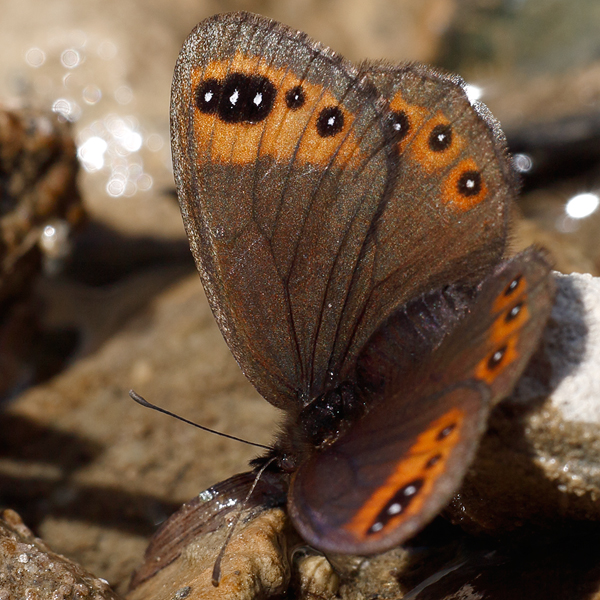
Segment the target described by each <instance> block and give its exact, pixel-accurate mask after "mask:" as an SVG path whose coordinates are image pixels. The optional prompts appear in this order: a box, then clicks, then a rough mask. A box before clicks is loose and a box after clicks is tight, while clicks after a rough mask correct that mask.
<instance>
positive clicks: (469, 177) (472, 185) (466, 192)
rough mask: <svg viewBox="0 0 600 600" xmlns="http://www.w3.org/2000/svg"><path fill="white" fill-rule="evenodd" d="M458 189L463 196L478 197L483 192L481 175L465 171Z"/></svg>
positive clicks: (457, 185)
mask: <svg viewBox="0 0 600 600" xmlns="http://www.w3.org/2000/svg"><path fill="white" fill-rule="evenodd" d="M456 188H457V190H458V193H459V194H461V195H462V196H477V194H479V192H481V173H480V172H479V171H465V172H464V173H463V174H462V175H461V176H460V178H459V180H458V183H457V184H456Z"/></svg>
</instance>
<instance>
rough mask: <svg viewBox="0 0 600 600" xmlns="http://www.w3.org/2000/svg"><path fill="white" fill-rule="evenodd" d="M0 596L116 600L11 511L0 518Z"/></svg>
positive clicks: (38, 599)
mask: <svg viewBox="0 0 600 600" xmlns="http://www.w3.org/2000/svg"><path fill="white" fill-rule="evenodd" d="M0 598H2V599H3V600H9V599H11V598H27V599H29V600H45V599H48V600H50V599H52V600H83V599H84V598H90V599H92V598H93V599H94V600H118V598H119V596H117V594H115V593H114V592H113V591H112V590H111V589H110V587H109V585H108V583H107V582H106V581H105V580H103V579H98V578H97V577H94V576H93V575H91V574H90V573H88V572H87V571H86V570H85V569H83V568H82V567H80V566H79V565H77V564H75V563H74V562H72V561H70V560H69V559H67V558H65V557H64V556H61V555H60V554H56V553H55V552H52V550H50V549H49V548H48V546H46V544H45V543H44V542H42V540H40V539H39V538H36V537H35V536H34V535H33V533H32V532H31V531H30V530H29V529H28V528H27V527H26V526H25V524H24V523H23V521H22V520H21V518H20V517H19V515H18V514H17V513H16V512H14V511H13V510H5V511H4V512H3V513H2V516H1V517H0Z"/></svg>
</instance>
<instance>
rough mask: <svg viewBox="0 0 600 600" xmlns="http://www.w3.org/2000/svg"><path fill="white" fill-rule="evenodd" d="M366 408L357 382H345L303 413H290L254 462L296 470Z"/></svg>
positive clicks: (281, 469) (276, 468) (318, 399)
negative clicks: (308, 456)
mask: <svg viewBox="0 0 600 600" xmlns="http://www.w3.org/2000/svg"><path fill="white" fill-rule="evenodd" d="M366 412H367V406H366V404H365V402H364V400H363V397H362V395H361V394H360V391H359V390H358V388H357V386H356V384H354V383H351V382H344V383H341V384H340V385H338V386H337V387H336V388H335V389H332V390H329V391H327V392H324V393H323V394H321V395H319V396H317V397H316V398H314V400H312V401H311V402H309V403H308V404H307V405H306V406H304V408H302V410H301V411H300V412H299V413H297V414H293V415H292V414H288V415H287V419H286V422H285V423H284V425H283V427H282V432H281V434H280V435H279V437H278V440H277V442H276V443H275V444H274V446H273V448H272V449H271V450H270V451H269V452H267V453H266V455H264V456H262V457H260V458H258V459H255V460H253V461H252V462H251V464H252V466H254V467H261V466H263V465H264V464H265V463H266V462H268V461H273V467H272V468H273V469H275V470H278V471H281V472H284V473H292V472H293V471H295V470H296V469H297V468H298V466H299V464H300V463H302V462H303V460H304V459H305V457H306V456H307V455H308V454H312V453H314V451H315V450H321V449H323V448H326V447H327V446H330V445H331V444H333V443H334V442H335V441H336V440H338V439H339V438H340V437H341V436H342V435H343V434H344V433H345V432H346V431H347V430H348V429H349V428H350V426H351V425H352V423H354V422H355V421H356V420H357V419H360V418H361V417H362V416H363V415H364V414H365V413H366Z"/></svg>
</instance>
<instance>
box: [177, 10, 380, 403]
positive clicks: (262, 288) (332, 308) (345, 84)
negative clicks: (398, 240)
mask: <svg viewBox="0 0 600 600" xmlns="http://www.w3.org/2000/svg"><path fill="white" fill-rule="evenodd" d="M238 84H239V85H238ZM244 90H245V92H244ZM219 94H220V95H219ZM215 99H216V100H215ZM267 101H268V106H266V107H265V108H262V113H261V112H259V111H257V110H254V107H256V106H257V105H258V104H261V103H265V102H267ZM243 103H245V104H243ZM236 111H237V112H236ZM255 113H258V114H255ZM172 127H173V140H174V142H173V146H174V163H175V171H176V179H177V184H178V190H179V197H180V201H181V205H182V212H183V215H184V220H185V224H186V228H187V230H188V235H189V237H190V239H192V240H194V244H193V246H192V250H193V252H194V256H195V258H196V260H197V263H198V265H199V268H200V271H201V274H202V277H203V282H204V284H205V287H206V289H207V294H208V296H209V299H210V301H211V305H212V307H213V311H214V312H215V314H216V316H217V319H218V321H219V324H220V326H221V329H222V331H223V334H224V336H225V338H226V339H227V341H228V343H229V345H230V347H231V348H232V351H233V352H234V354H235V356H236V358H237V360H238V362H239V363H240V365H241V366H242V368H243V369H244V371H245V372H246V374H247V375H248V377H249V378H250V379H251V380H252V381H253V383H254V384H255V385H256V387H257V388H258V389H259V391H260V392H261V393H262V394H263V395H264V396H265V397H266V398H267V399H268V400H269V401H270V402H272V403H274V404H277V405H279V406H285V405H287V404H288V403H289V402H291V401H296V400H297V398H298V397H299V396H300V397H308V396H310V394H311V388H313V387H315V385H314V382H315V380H318V381H319V385H322V382H323V380H324V378H325V371H326V368H325V367H326V366H327V365H326V364H325V365H323V364H319V365H315V364H314V356H315V348H316V347H317V346H323V345H325V347H326V351H325V354H327V353H328V352H329V353H330V347H331V343H332V342H331V339H332V337H333V336H334V335H335V332H336V330H337V323H338V322H339V320H340V315H341V314H342V312H343V307H344V303H345V299H346V295H347V289H348V287H349V282H350V279H351V277H352V274H353V271H354V268H355V266H356V263H357V262H358V261H359V259H360V255H361V252H362V245H363V244H364V240H365V238H366V237H367V235H368V232H369V229H370V227H371V224H372V222H373V219H374V218H375V215H376V213H377V211H378V209H379V206H380V204H381V203H382V202H383V200H384V198H385V193H386V187H387V185H388V178H387V169H388V166H387V155H386V152H385V148H384V140H383V134H382V131H381V129H380V117H379V112H378V110H377V108H376V97H375V96H374V94H372V93H368V91H367V90H366V89H365V87H364V86H362V84H361V83H360V82H359V81H358V80H357V77H356V72H355V70H354V69H353V68H352V67H351V66H350V65H349V64H348V63H346V62H344V61H343V60H342V59H340V58H338V57H336V56H335V55H333V53H332V52H330V51H329V50H326V49H323V48H320V47H318V46H317V45H315V44H314V43H312V42H311V43H309V42H308V41H307V40H306V38H305V37H304V36H303V35H302V34H299V33H297V32H293V31H291V30H289V29H287V28H285V27H284V26H282V25H279V24H274V23H273V22H271V21H268V20H266V19H261V18H259V17H250V16H248V15H247V14H233V15H224V16H221V17H218V18H215V19H212V20H208V21H206V22H204V23H203V24H201V25H200V26H199V27H198V28H197V29H196V30H195V31H194V32H193V33H192V34H191V36H190V37H189V38H188V40H187V42H186V45H185V46H184V49H183V50H182V53H181V56H180V60H179V62H178V65H177V68H176V73H175V78H174V86H173V103H172ZM365 287H366V282H365ZM319 354H320V355H322V354H323V352H321V353H319ZM321 362H323V361H322V360H321Z"/></svg>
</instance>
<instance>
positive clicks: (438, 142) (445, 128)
mask: <svg viewBox="0 0 600 600" xmlns="http://www.w3.org/2000/svg"><path fill="white" fill-rule="evenodd" d="M450 144H452V125H436V126H435V127H434V128H433V129H432V130H431V133H430V134H429V147H430V148H431V149H432V150H433V151H434V152H443V151H444V150H446V149H448V148H449V147H450Z"/></svg>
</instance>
